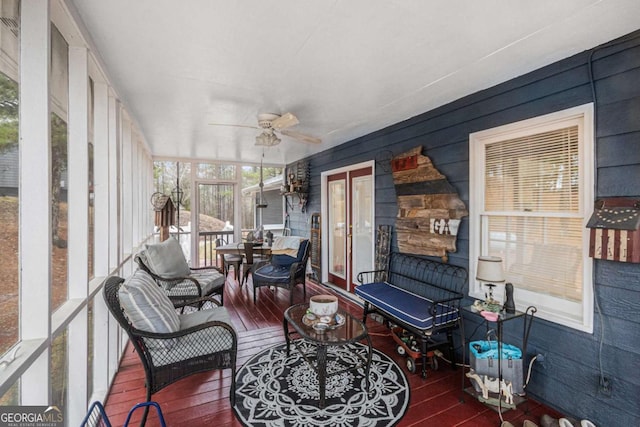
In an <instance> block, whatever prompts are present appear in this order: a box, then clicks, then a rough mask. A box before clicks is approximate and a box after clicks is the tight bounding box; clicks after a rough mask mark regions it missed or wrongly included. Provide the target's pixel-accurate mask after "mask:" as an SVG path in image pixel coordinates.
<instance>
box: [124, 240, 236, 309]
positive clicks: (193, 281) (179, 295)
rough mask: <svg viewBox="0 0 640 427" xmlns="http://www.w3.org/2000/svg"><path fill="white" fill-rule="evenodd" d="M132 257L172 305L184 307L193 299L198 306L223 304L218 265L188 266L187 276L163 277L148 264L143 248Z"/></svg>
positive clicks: (223, 283)
mask: <svg viewBox="0 0 640 427" xmlns="http://www.w3.org/2000/svg"><path fill="white" fill-rule="evenodd" d="M134 259H135V261H136V262H137V263H138V266H139V267H140V268H141V269H143V270H144V271H146V272H147V273H149V275H151V277H153V279H154V280H155V281H156V283H157V284H158V286H160V287H161V288H163V289H164V290H165V292H166V293H167V296H168V297H169V299H171V301H172V302H173V303H174V305H180V306H183V307H184V306H185V303H186V302H191V305H193V304H194V301H198V304H199V306H198V308H201V306H202V305H203V304H205V303H207V302H210V303H212V304H214V305H216V306H221V305H224V285H225V279H224V274H223V273H222V271H221V270H220V269H219V268H218V267H214V266H211V267H203V268H189V270H190V274H189V275H188V276H181V277H164V276H161V275H158V274H156V273H155V272H154V271H153V269H152V268H151V267H150V266H149V262H148V260H147V255H146V251H145V250H142V251H140V252H139V253H138V254H137V255H136V256H135V258H134ZM217 298H219V300H218V299H217Z"/></svg>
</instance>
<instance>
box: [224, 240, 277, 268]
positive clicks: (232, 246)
mask: <svg viewBox="0 0 640 427" xmlns="http://www.w3.org/2000/svg"><path fill="white" fill-rule="evenodd" d="M215 251H216V265H222V263H223V259H222V258H223V256H224V255H226V254H235V255H244V252H245V251H244V243H229V244H226V245H222V246H218V247H216V248H215ZM253 254H254V256H255V255H258V254H260V255H261V256H262V257H263V258H269V257H270V256H271V246H268V245H267V244H262V245H254V246H253Z"/></svg>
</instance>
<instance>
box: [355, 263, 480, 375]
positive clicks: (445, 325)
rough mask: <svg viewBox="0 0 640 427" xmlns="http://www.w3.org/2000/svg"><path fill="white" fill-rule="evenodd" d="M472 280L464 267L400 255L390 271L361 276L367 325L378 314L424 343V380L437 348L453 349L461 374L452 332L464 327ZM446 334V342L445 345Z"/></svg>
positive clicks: (359, 290) (360, 290)
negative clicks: (429, 355) (466, 290)
mask: <svg viewBox="0 0 640 427" xmlns="http://www.w3.org/2000/svg"><path fill="white" fill-rule="evenodd" d="M467 280H468V273H467V270H466V269H464V268H462V267H457V266H454V265H450V264H444V263H441V262H438V261H432V260H429V259H426V258H421V257H418V256H415V255H407V254H401V253H395V252H394V253H391V256H390V260H389V266H388V268H387V270H375V271H365V272H361V273H359V274H358V281H359V282H360V283H361V284H360V285H359V286H358V287H356V290H355V293H356V295H358V296H359V297H360V298H362V299H363V300H364V310H363V311H364V313H363V321H365V322H366V320H367V316H368V315H369V314H371V313H377V314H379V315H381V316H382V317H383V318H384V319H385V320H386V321H387V323H393V324H395V325H398V326H399V327H401V328H403V329H405V330H407V331H409V332H410V333H412V334H413V335H414V337H415V338H416V339H417V340H418V341H419V342H420V354H421V356H422V377H423V378H426V375H427V373H426V364H427V353H428V352H429V351H433V349H435V348H437V347H443V346H445V345H446V346H447V348H448V356H449V360H450V361H451V365H452V367H454V368H455V361H454V360H455V355H454V348H453V333H452V332H453V330H455V329H456V328H457V327H458V325H459V320H460V316H461V315H460V301H461V300H462V298H463V294H462V291H463V289H464V286H465V284H466V283H467ZM389 326H390V325H389ZM443 334H444V335H446V341H444V340H442V339H440V338H441V336H442V335H443ZM437 335H440V336H439V337H437Z"/></svg>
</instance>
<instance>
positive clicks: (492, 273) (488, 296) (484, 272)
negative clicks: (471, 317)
mask: <svg viewBox="0 0 640 427" xmlns="http://www.w3.org/2000/svg"><path fill="white" fill-rule="evenodd" d="M476 280H479V281H481V282H485V286H486V287H487V292H486V293H485V310H486V311H493V312H496V313H497V312H500V311H501V310H502V306H501V305H500V303H499V302H498V301H497V300H495V299H494V298H493V288H495V287H496V283H503V282H504V273H503V271H502V258H500V257H496V256H480V257H478V268H477V269H476Z"/></svg>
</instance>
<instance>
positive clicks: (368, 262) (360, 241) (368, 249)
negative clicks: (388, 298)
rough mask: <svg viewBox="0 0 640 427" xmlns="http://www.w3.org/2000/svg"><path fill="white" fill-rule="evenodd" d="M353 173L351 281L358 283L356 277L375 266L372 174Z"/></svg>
mask: <svg viewBox="0 0 640 427" xmlns="http://www.w3.org/2000/svg"><path fill="white" fill-rule="evenodd" d="M370 173H371V172H370V170H369V175H364V176H354V175H355V174H352V175H351V178H350V179H351V189H352V191H351V208H352V209H351V235H352V242H351V244H352V248H351V258H352V261H351V263H352V264H351V265H352V268H351V283H357V280H356V277H357V275H358V273H359V272H361V271H369V270H372V267H373V206H372V200H371V194H372V188H371V187H372V185H373V183H372V181H373V180H372V176H371V175H370Z"/></svg>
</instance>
